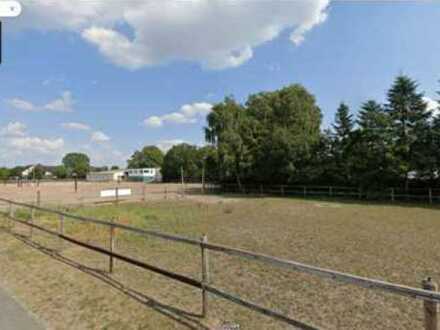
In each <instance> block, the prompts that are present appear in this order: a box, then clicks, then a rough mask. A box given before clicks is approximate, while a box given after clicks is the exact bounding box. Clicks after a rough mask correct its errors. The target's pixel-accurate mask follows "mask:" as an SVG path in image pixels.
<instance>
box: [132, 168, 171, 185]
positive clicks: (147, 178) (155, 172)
mask: <svg viewBox="0 0 440 330" xmlns="http://www.w3.org/2000/svg"><path fill="white" fill-rule="evenodd" d="M125 177H126V178H127V180H129V181H143V182H160V181H162V175H161V173H160V168H129V169H126V170H125Z"/></svg>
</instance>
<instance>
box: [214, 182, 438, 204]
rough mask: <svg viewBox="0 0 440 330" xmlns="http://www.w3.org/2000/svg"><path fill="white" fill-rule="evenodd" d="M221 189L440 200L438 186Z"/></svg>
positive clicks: (227, 189)
mask: <svg viewBox="0 0 440 330" xmlns="http://www.w3.org/2000/svg"><path fill="white" fill-rule="evenodd" d="M221 191H222V192H224V193H240V194H253V195H273V196H302V197H308V196H315V197H340V198H351V199H365V200H388V201H392V202H395V201H414V202H427V203H430V204H433V203H436V202H440V188H410V189H408V190H405V189H403V188H387V189H381V190H372V189H369V190H367V189H362V188H358V187H341V186H304V185H264V184H245V185H242V186H241V187H239V186H238V185H237V184H222V185H221Z"/></svg>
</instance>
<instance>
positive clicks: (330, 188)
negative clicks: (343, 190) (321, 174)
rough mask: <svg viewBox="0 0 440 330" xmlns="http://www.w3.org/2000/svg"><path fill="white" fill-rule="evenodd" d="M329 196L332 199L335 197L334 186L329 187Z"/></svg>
mask: <svg viewBox="0 0 440 330" xmlns="http://www.w3.org/2000/svg"><path fill="white" fill-rule="evenodd" d="M328 195H329V196H330V197H333V187H332V186H330V187H328Z"/></svg>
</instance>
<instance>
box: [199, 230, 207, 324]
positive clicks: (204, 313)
mask: <svg viewBox="0 0 440 330" xmlns="http://www.w3.org/2000/svg"><path fill="white" fill-rule="evenodd" d="M203 243H205V244H206V243H208V236H207V235H203V237H202V244H201V245H200V247H201V250H202V316H203V317H207V316H208V292H207V291H206V289H205V286H206V285H208V284H209V258H208V250H207V249H205V246H204V245H203Z"/></svg>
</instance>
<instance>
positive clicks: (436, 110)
mask: <svg viewBox="0 0 440 330" xmlns="http://www.w3.org/2000/svg"><path fill="white" fill-rule="evenodd" d="M423 101H425V102H426V104H427V108H428V110H429V111H432V114H433V115H434V116H437V115H438V114H440V104H439V102H437V101H435V100H433V99H431V98H430V97H427V96H425V97H423Z"/></svg>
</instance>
